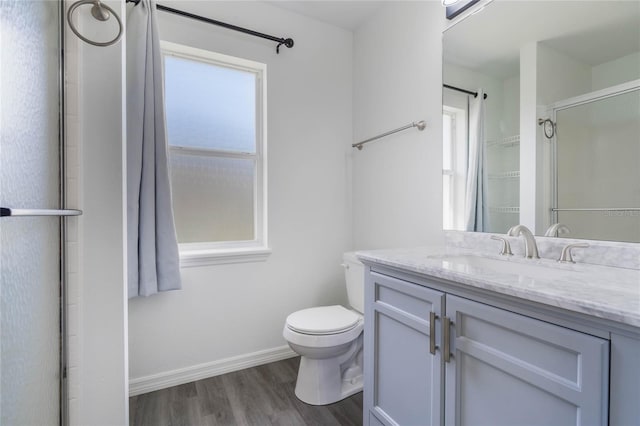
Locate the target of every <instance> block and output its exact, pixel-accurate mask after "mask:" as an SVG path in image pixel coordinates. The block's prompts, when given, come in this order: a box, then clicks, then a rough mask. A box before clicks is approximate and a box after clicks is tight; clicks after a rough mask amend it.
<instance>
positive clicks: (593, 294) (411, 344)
mask: <svg viewBox="0 0 640 426" xmlns="http://www.w3.org/2000/svg"><path fill="white" fill-rule="evenodd" d="M358 255H359V258H360V259H361V261H362V262H364V263H365V265H366V284H365V301H366V306H365V327H366V328H365V361H364V362H365V390H364V424H365V425H376V426H377V425H394V424H400V425H517V424H536V425H607V424H609V425H624V426H626V425H637V424H639V423H640V271H638V270H633V269H624V268H612V267H605V266H598V265H586V264H558V263H556V262H555V261H550V260H537V261H532V260H528V259H522V258H519V257H506V256H505V257H501V256H477V255H474V254H473V253H471V252H469V251H465V250H462V249H453V248H447V249H445V248H442V247H439V248H438V247H435V248H418V249H409V250H380V251H368V252H360V253H358Z"/></svg>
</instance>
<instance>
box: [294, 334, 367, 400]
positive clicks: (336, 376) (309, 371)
mask: <svg viewBox="0 0 640 426" xmlns="http://www.w3.org/2000/svg"><path fill="white" fill-rule="evenodd" d="M362 387H363V375H362V334H361V335H360V336H359V337H358V338H357V339H356V340H355V341H354V342H352V343H351V345H350V348H349V349H348V350H347V351H346V352H345V353H344V354H343V355H341V356H338V357H335V358H328V359H327V358H325V359H314V358H308V357H305V356H302V357H301V358H300V368H299V370H298V379H297V381H296V389H295V394H296V396H297V397H298V399H300V400H301V401H302V402H305V403H307V404H310V405H328V404H333V403H334V402H338V401H341V400H343V399H345V398H347V397H349V396H351V395H353V394H356V393H358V392H360V391H362Z"/></svg>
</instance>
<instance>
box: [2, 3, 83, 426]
mask: <svg viewBox="0 0 640 426" xmlns="http://www.w3.org/2000/svg"><path fill="white" fill-rule="evenodd" d="M61 7H62V2H53V1H23V0H2V2H0V143H1V144H0V206H2V209H1V216H2V218H1V219H0V262H1V275H0V296H1V303H0V337H1V339H0V423H1V424H6V425H14V424H32V425H36V424H37V425H51V424H62V423H64V422H65V404H64V403H61V401H65V400H66V398H65V386H64V380H63V376H64V360H65V341H64V335H65V333H64V330H65V321H64V320H65V315H64V309H62V307H63V306H64V301H65V293H64V280H63V278H64V274H65V271H64V238H63V236H64V220H63V219H61V217H62V216H65V215H76V214H79V212H78V211H71V210H58V209H60V208H62V207H61V206H63V205H64V191H63V189H64V188H63V182H64V181H63V179H62V176H63V173H62V171H63V170H64V161H63V159H64V155H63V154H64V153H63V151H62V148H63V143H62V142H63V140H64V139H63V134H64V126H63V119H62V118H63V116H62V111H63V106H64V104H63V95H62V93H63V91H62V73H61V70H62V61H61V57H62V55H61V52H62V50H61V46H62V33H61V22H60V16H61V10H60V8H61Z"/></svg>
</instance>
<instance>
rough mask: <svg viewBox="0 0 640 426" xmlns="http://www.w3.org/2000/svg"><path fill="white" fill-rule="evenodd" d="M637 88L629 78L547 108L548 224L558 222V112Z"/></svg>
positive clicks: (639, 81) (639, 86)
mask: <svg viewBox="0 0 640 426" xmlns="http://www.w3.org/2000/svg"><path fill="white" fill-rule="evenodd" d="M637 90H640V79H638V80H631V81H628V82H626V83H622V84H618V85H615V86H611V87H607V88H606V89H601V90H596V91H594V92H590V93H585V94H584V95H580V96H576V97H573V98H569V99H565V100H562V101H559V102H556V103H554V104H551V105H550V106H549V107H548V108H547V115H548V116H551V120H552V121H553V124H554V130H555V132H554V135H553V137H552V138H551V171H552V177H551V207H550V210H549V216H548V217H550V219H551V220H550V222H549V223H550V224H553V223H558V212H557V211H556V210H554V209H557V208H558V152H557V150H558V132H557V124H558V121H557V120H558V117H557V114H558V112H560V111H563V110H566V109H569V108H573V107H577V106H580V105H584V104H589V103H592V102H598V101H601V100H603V99H607V98H612V97H614V96H618V95H623V94H625V93H630V92H634V91H637Z"/></svg>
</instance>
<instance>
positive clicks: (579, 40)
mask: <svg viewBox="0 0 640 426" xmlns="http://www.w3.org/2000/svg"><path fill="white" fill-rule="evenodd" d="M532 41H539V42H542V43H544V44H545V45H546V46H548V47H551V48H552V49H555V50H557V51H559V52H562V53H564V54H565V55H567V56H569V57H571V58H573V59H574V60H577V61H579V62H582V63H584V64H587V65H591V66H594V65H598V64H602V63H604V62H608V61H611V60H613V59H616V58H619V57H622V56H625V55H628V54H630V53H633V52H638V51H640V2H638V1H612V0H601V1H595V0H589V1H586V0H585V1H575V0H573V1H560V0H555V1H540V0H531V1H526V0H520V1H502V0H495V1H493V2H492V3H490V4H489V5H488V6H487V7H485V8H484V9H483V10H482V11H480V12H478V13H476V14H475V15H472V16H470V17H469V18H468V19H466V20H464V21H462V22H461V23H459V24H457V25H455V26H453V27H452V28H450V29H449V30H447V31H446V32H445V36H444V54H445V61H446V62H449V63H454V64H457V65H462V66H465V67H467V68H471V69H476V70H478V71H481V72H485V73H486V74H489V75H494V76H498V77H509V76H512V75H515V74H517V72H518V69H519V51H520V47H521V46H522V45H524V44H526V43H528V42H532Z"/></svg>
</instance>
